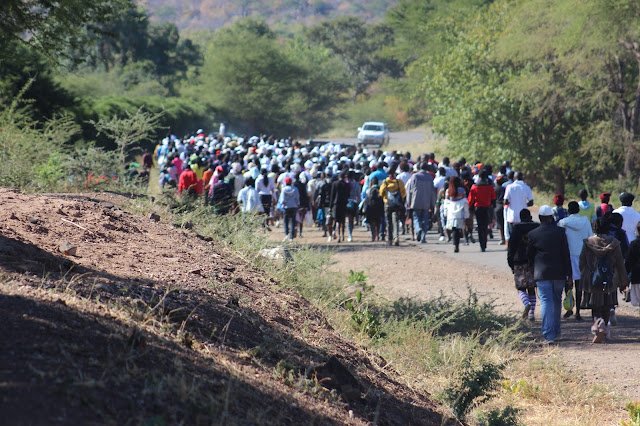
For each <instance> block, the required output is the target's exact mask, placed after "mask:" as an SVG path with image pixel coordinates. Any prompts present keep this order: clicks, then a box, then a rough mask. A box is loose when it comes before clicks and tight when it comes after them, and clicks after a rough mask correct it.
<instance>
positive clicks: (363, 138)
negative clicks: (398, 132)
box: [358, 121, 389, 146]
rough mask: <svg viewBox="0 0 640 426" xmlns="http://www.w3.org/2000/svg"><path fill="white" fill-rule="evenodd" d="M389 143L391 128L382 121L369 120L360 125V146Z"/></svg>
mask: <svg viewBox="0 0 640 426" xmlns="http://www.w3.org/2000/svg"><path fill="white" fill-rule="evenodd" d="M388 143H389V128H388V127H387V123H383V122H381V121H367V122H366V123H364V124H363V125H362V127H358V146H366V145H378V146H384V145H387V144H388Z"/></svg>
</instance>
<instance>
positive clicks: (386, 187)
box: [380, 166, 407, 246]
mask: <svg viewBox="0 0 640 426" xmlns="http://www.w3.org/2000/svg"><path fill="white" fill-rule="evenodd" d="M388 173H389V177H387V178H386V179H385V180H384V181H383V182H382V185H380V196H381V197H382V200H383V201H384V211H385V216H386V219H387V228H388V233H389V235H388V237H389V238H388V239H387V245H392V244H395V245H396V246H398V245H400V225H401V218H402V216H403V215H404V211H405V205H404V202H405V197H406V196H407V191H406V189H405V187H404V183H403V182H402V181H401V180H400V179H397V178H396V166H391V167H390V168H389V171H388ZM394 228H395V231H394ZM394 232H395V239H394Z"/></svg>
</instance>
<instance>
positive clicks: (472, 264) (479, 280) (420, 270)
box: [276, 227, 640, 413]
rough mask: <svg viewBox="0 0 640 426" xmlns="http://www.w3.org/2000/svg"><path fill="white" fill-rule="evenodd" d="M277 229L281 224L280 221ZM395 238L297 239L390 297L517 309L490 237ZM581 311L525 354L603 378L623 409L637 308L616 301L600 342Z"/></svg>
mask: <svg viewBox="0 0 640 426" xmlns="http://www.w3.org/2000/svg"><path fill="white" fill-rule="evenodd" d="M278 231H279V232H282V230H281V228H280V229H278V230H277V231H276V232H278ZM277 236H278V237H279V235H277ZM400 241H401V242H400V246H399V247H395V246H394V247H389V246H387V245H386V244H385V243H384V242H371V241H370V234H369V233H368V232H367V231H366V230H365V229H364V228H362V227H359V228H356V230H355V231H354V241H353V242H351V243H349V242H341V243H336V242H335V241H334V242H332V243H328V242H327V240H326V238H322V234H321V232H320V231H319V230H317V229H311V230H308V231H305V232H304V238H302V239H300V240H299V241H298V242H299V243H306V244H312V245H314V246H318V247H327V248H330V249H332V250H335V255H334V256H333V259H334V262H335V263H334V265H333V266H332V267H333V268H334V269H335V270H336V271H342V272H348V271H349V270H355V271H364V272H365V274H366V275H367V276H368V283H369V284H372V285H373V286H375V289H376V291H377V292H378V293H379V294H381V295H382V296H384V297H387V298H389V299H391V300H393V299H396V298H398V297H410V298H418V299H423V300H428V299H432V298H435V297H438V296H440V295H445V296H449V297H459V298H466V297H467V296H468V293H469V290H471V291H473V292H475V293H476V294H477V295H478V297H479V299H480V300H481V301H485V302H492V303H493V304H494V305H495V307H496V308H497V310H498V311H499V312H512V313H513V314H514V315H519V314H520V313H521V312H522V308H523V306H522V303H521V302H520V299H519V297H518V294H517V291H516V289H515V285H514V281H513V275H512V274H511V271H510V269H509V268H508V266H507V262H506V250H505V248H504V246H501V245H499V242H498V239H497V238H496V239H492V240H489V243H488V246H487V251H486V252H485V253H482V252H481V251H480V247H479V245H478V244H473V243H472V244H470V245H464V243H463V244H462V245H461V247H460V253H454V252H453V246H452V244H451V243H448V242H446V241H445V242H441V241H439V240H438V235H437V234H436V233H434V232H433V231H432V232H429V234H428V236H427V244H419V243H418V242H416V241H412V240H411V237H410V236H409V235H403V236H402V237H401V240H400ZM538 303H539V302H538ZM582 315H583V317H584V319H585V321H582V322H578V321H576V320H575V319H574V317H570V318H568V319H564V318H563V320H562V329H563V340H562V341H561V342H560V343H559V345H558V346H556V347H555V348H553V349H551V350H549V348H542V347H540V349H539V350H537V351H535V353H534V354H532V356H540V357H547V358H549V357H554V358H557V359H558V360H560V362H561V364H562V365H563V366H564V367H565V368H566V369H567V370H568V371H570V372H573V374H575V375H578V376H580V377H581V379H582V380H583V381H585V382H588V383H591V384H594V385H602V384H604V385H607V386H609V387H610V388H611V389H612V391H613V392H615V394H616V396H617V397H618V398H619V400H620V411H621V412H622V413H623V412H624V410H623V407H624V404H625V403H626V402H628V401H636V400H640V381H638V374H639V373H640V367H639V366H636V362H637V358H638V353H639V351H640V311H639V310H638V308H634V307H632V306H631V305H630V304H629V303H624V302H622V303H621V306H619V307H618V309H617V316H618V325H616V326H615V327H612V340H611V341H610V342H607V343H604V344H593V343H591V339H592V337H593V336H592V335H591V333H590V326H591V324H592V323H591V321H590V319H591V318H590V317H591V312H590V311H588V310H587V311H583V312H582ZM535 317H536V321H535V323H532V324H531V325H530V330H531V338H532V339H541V331H540V325H541V323H540V307H539V305H538V307H537V309H536V313H535Z"/></svg>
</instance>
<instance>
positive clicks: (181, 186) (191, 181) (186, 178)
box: [178, 164, 202, 195]
mask: <svg viewBox="0 0 640 426" xmlns="http://www.w3.org/2000/svg"><path fill="white" fill-rule="evenodd" d="M184 190H186V191H187V194H189V195H194V194H198V190H200V193H202V185H198V177H197V176H196V174H195V172H194V171H193V170H191V165H190V164H189V165H187V168H186V169H185V171H184V172H182V173H181V174H180V181H179V182H178V195H182V191H184Z"/></svg>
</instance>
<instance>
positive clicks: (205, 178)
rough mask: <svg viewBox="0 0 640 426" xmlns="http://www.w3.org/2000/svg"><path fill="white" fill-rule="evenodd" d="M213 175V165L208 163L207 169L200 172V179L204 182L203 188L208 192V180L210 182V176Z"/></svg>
mask: <svg viewBox="0 0 640 426" xmlns="http://www.w3.org/2000/svg"><path fill="white" fill-rule="evenodd" d="M212 176H213V167H212V166H211V165H209V167H207V170H205V171H204V173H203V174H202V181H203V182H204V189H205V190H206V191H207V192H209V182H211V177H212Z"/></svg>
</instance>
